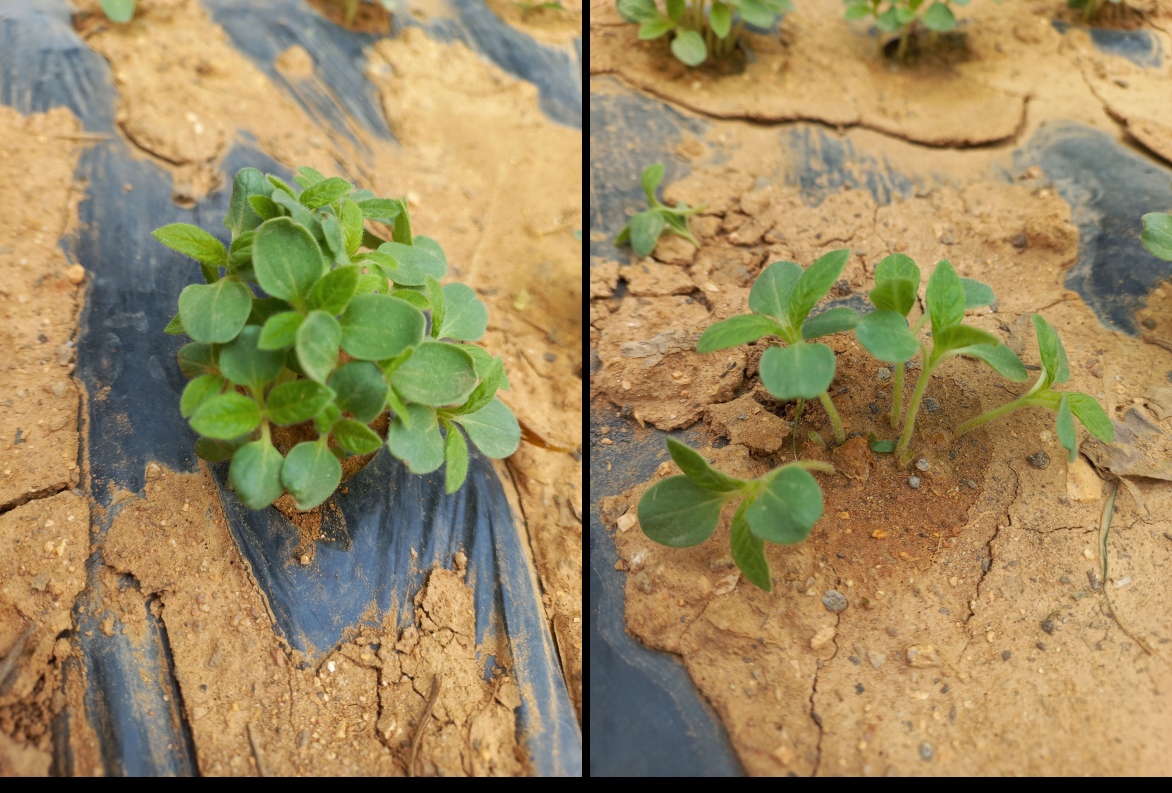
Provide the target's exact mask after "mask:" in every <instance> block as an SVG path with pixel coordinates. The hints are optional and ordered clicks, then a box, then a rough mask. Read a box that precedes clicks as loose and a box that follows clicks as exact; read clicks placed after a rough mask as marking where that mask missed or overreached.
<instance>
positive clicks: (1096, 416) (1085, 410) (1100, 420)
mask: <svg viewBox="0 0 1172 793" xmlns="http://www.w3.org/2000/svg"><path fill="white" fill-rule="evenodd" d="M1066 396H1067V401H1069V402H1070V410H1071V412H1072V413H1074V415H1076V416H1078V420H1079V421H1081V422H1082V425H1083V426H1084V427H1086V428H1087V431H1088V432H1090V433H1091V435H1094V436H1095V437H1096V438H1098V439H1099V440H1101V441H1103V443H1114V442H1115V425H1114V424H1112V423H1111V418H1110V417H1109V416H1108V415H1107V411H1105V410H1103V406H1102V405H1100V404H1099V402H1098V400H1096V399H1095V398H1094V397H1093V396H1091V395H1090V394H1080V393H1078V392H1077V391H1075V392H1073V393H1070V394H1067V395H1066Z"/></svg>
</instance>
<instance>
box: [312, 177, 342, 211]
mask: <svg viewBox="0 0 1172 793" xmlns="http://www.w3.org/2000/svg"><path fill="white" fill-rule="evenodd" d="M353 187H354V185H352V184H350V183H349V182H347V181H346V180H345V179H342V178H341V177H338V176H331V177H330V178H329V179H323V180H322V181H320V182H317V183H316V184H312V185H310V186H309V187H307V188H305V191H304V192H302V193H301V198H300V200H301V204H302V206H305V207H308V208H309V209H317V208H318V207H324V206H325V205H326V204H332V203H334V202H335V201H337V200H338V199H339V198H342V197H344V196H347V195H349V194H350V190H351V189H353Z"/></svg>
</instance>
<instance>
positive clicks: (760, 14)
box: [616, 0, 793, 66]
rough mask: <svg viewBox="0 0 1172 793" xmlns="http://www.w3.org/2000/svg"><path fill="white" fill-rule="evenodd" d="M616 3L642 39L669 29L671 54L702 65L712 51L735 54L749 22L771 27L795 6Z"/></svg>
mask: <svg viewBox="0 0 1172 793" xmlns="http://www.w3.org/2000/svg"><path fill="white" fill-rule="evenodd" d="M616 5H617V6H618V10H619V14H621V15H622V17H623V19H625V20H626V21H628V22H631V23H633V24H637V25H638V26H639V38H640V39H644V40H648V39H657V38H659V37H660V36H666V35H668V34H669V33H670V34H671V36H672V39H671V51H672V54H673V55H675V56H676V58H677V59H678V60H679V61H680V62H681V63H684V64H685V65H687V66H699V65H700V64H702V63H704V61H706V60H708V56H709V55H711V56H713V57H716V58H720V57H726V56H728V55H730V54H732V53H733V51H735V50H736V46H737V41H738V39H739V37H740V34H741V31H742V30H743V29H744V26H745V25H746V24H748V25H752V26H753V27H755V28H763V29H766V30H768V29H770V28H772V27H773V25H774V24H775V23H776V22H777V20H778V18H779V17H781V16H783V15H784V14H786V13H787V12H789V11H792V10H793V4H792V3H791V2H790V0H723V1H722V0H664V5H665V8H666V11H667V13H666V14H665V13H663V11H660V10H659V6H658V5H657V4H656V2H655V0H617V3H616Z"/></svg>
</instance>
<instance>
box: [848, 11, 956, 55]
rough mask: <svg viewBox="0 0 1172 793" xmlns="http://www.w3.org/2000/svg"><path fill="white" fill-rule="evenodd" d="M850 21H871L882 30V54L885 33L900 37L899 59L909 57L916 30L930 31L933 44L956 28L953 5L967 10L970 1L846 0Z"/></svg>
mask: <svg viewBox="0 0 1172 793" xmlns="http://www.w3.org/2000/svg"><path fill="white" fill-rule="evenodd" d="M845 2H846V18H847V19H864V18H866V17H871V18H873V19H874V20H875V27H876V28H878V29H879V35H878V40H879V51H880V52H883V35H882V34H884V33H898V34H899V49H898V50H896V57H897V58H899V60H901V61H902V60H904V59H905V58H906V57H907V48H908V43H909V42H910V41H911V38H912V35H913V34H914V33H915V30H916V27H917V26H922V27H924V28H926V29H927V30H928V31H929V36H930V38H931V40H932V41H933V42H934V41H935V40H936V35H937V34H939V33H946V32H948V31H950V30H952V29H953V28H955V27H956V16H955V15H954V14H953V13H952V4H953V3H955V4H956V5H958V6H966V5H968V4H969V2H970V0H845Z"/></svg>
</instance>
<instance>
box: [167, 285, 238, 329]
mask: <svg viewBox="0 0 1172 793" xmlns="http://www.w3.org/2000/svg"><path fill="white" fill-rule="evenodd" d="M250 311H252V292H249V291H248V287H247V286H245V285H244V284H242V283H240V282H239V281H228V280H222V281H217V282H216V283H214V284H190V285H188V286H185V287H183V291H182V292H180V293H179V321H180V322H182V323H183V328H184V330H186V331H187V335H188V336H190V337H191V338H193V339H195V340H196V341H202V342H208V343H222V342H226V341H231V340H232V339H234V338H236V334H238V333H239V332H240V329H241V328H243V327H244V323H245V322H247V321H248V314H249V312H250Z"/></svg>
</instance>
